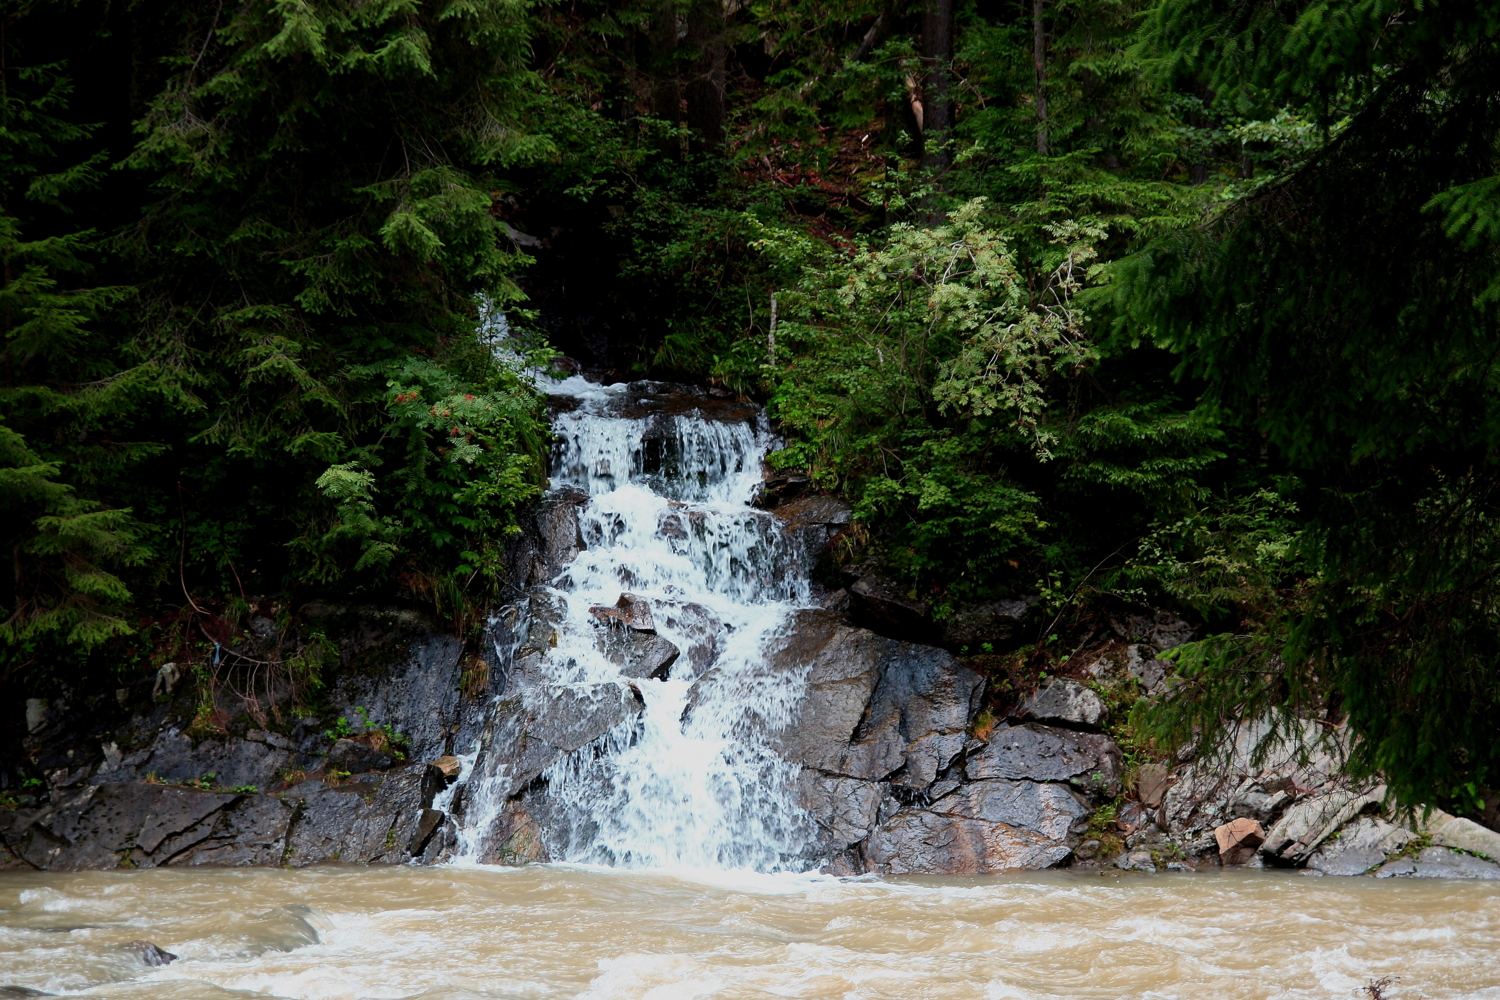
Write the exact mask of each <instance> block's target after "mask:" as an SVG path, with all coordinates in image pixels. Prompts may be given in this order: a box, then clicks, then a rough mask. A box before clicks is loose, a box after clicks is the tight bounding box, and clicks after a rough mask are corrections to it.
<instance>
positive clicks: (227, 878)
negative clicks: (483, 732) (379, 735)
mask: <svg viewBox="0 0 1500 1000" xmlns="http://www.w3.org/2000/svg"><path fill="white" fill-rule="evenodd" d="M293 918H295V919H293ZM309 926H310V927H312V928H313V930H314V931H316V940H312V939H310V938H309V937H308V935H307V932H306V928H307V927H309ZM137 939H148V940H151V941H154V942H156V943H157V944H159V945H161V946H162V947H164V948H166V949H168V950H169V951H172V952H175V953H176V954H178V955H180V956H181V958H180V960H179V961H177V962H175V963H173V964H172V965H170V966H167V967H165V968H160V969H154V970H152V969H147V968H145V967H143V966H141V965H139V964H138V963H137V964H134V965H132V964H131V963H130V961H128V960H127V958H126V956H125V954H124V952H123V950H122V947H121V946H123V945H124V944H126V943H128V942H130V941H133V940H137ZM1497 942H1500V892H1497V891H1496V889H1495V887H1494V885H1493V884H1487V883H1479V882H1445V881H1441V880H1427V881H1418V880H1406V881H1387V880H1381V881H1376V880H1373V879H1334V878H1323V879H1312V878H1303V877H1298V876H1296V875H1293V874H1290V873H1270V872H1243V873H1215V874H1198V875H1158V876H1147V875H1140V874H1135V873H1132V874H1124V873H1109V874H1103V875H1101V874H1097V873H1095V874H1078V873H1068V872H1035V873H1029V874H1026V875H1016V876H1004V877H990V878H970V879H959V878H948V879H910V880H870V879H850V880H840V879H834V878H830V877H827V876H807V875H794V874H758V873H749V872H741V873H735V872H724V871H701V872H695V871H684V872H662V871H642V870H637V871H624V870H610V869H606V868H601V867H597V866H587V865H561V864H559V865H533V866H529V867H526V868H494V867H485V866H441V867H436V868H419V867H392V868H357V867H353V866H349V867H337V866H335V867H322V868H313V869H303V870H296V871H290V870H274V869H253V870H224V869H221V870H178V869H171V868H166V869H156V870H151V871H140V872H89V873H79V874H60V873H46V874H40V873H24V872H10V873H5V874H4V875H3V876H0V986H3V985H18V986H25V987H29V988H32V989H38V990H45V991H48V992H64V991H66V992H70V993H75V994H77V995H82V996H89V997H109V998H112V1000H146V998H151V1000H221V998H228V997H244V996H247V995H259V996H264V997H274V998H296V1000H395V998H417V997H420V998H422V1000H494V998H506V1000H518V998H530V1000H552V998H565V997H569V998H571V997H587V998H591V1000H594V998H599V1000H603V998H608V1000H617V998H641V1000H647V998H650V1000H662V998H677V997H709V996H712V997H717V998H751V997H767V996H775V997H794V998H859V1000H884V998H891V1000H896V998H900V1000H911V998H942V1000H950V998H951V1000H971V998H972V1000H980V998H997V997H998V998H1008V1000H1044V998H1045V1000H1072V998H1078V1000H1084V998H1090V1000H1096V998H1104V997H1107V998H1111V1000H1114V998H1125V997H1130V998H1136V997H1141V998H1153V1000H1204V998H1213V1000H1264V998H1269V997H1276V998H1285V1000H1301V998H1320V1000H1321V998H1326V1000H1334V998H1337V1000H1348V998H1350V997H1353V996H1356V995H1357V994H1356V993H1355V990H1356V989H1357V988H1358V987H1360V986H1362V985H1364V984H1365V983H1367V982H1368V981H1369V980H1371V979H1374V978H1377V977H1379V976H1385V975H1391V976H1399V977H1402V978H1401V981H1400V983H1399V984H1398V987H1399V990H1398V992H1396V993H1395V994H1392V995H1393V996H1396V997H1411V998H1415V997H1425V998H1427V1000H1449V998H1455V1000H1456V998H1460V997H1462V998H1475V1000H1500V945H1497Z"/></svg>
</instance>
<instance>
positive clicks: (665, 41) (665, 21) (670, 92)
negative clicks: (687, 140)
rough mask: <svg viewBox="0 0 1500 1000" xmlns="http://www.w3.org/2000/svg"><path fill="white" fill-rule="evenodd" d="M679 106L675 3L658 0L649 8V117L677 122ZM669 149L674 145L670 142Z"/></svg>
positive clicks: (668, 0)
mask: <svg viewBox="0 0 1500 1000" xmlns="http://www.w3.org/2000/svg"><path fill="white" fill-rule="evenodd" d="M681 110H682V86H681V84H680V83H679V82H678V79H677V7H676V5H675V4H673V3H672V0H657V2H656V5H655V8H654V9H653V10H652V12H651V117H652V118H657V119H660V120H661V121H664V122H669V123H670V124H672V125H676V124H677V122H678V119H679V118H680V116H681ZM668 148H669V149H676V145H675V144H669V145H668Z"/></svg>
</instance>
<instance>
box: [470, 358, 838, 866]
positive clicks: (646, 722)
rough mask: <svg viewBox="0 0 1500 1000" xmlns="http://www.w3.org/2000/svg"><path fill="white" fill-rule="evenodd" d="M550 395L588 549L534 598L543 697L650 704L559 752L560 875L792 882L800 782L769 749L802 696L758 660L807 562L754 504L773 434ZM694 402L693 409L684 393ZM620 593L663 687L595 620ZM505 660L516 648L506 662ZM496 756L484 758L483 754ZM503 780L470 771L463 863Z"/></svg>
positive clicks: (557, 457) (801, 816)
mask: <svg viewBox="0 0 1500 1000" xmlns="http://www.w3.org/2000/svg"><path fill="white" fill-rule="evenodd" d="M550 391H551V392H552V393H554V394H556V395H557V396H559V397H563V398H562V399H560V400H559V402H560V403H562V404H563V405H561V406H560V407H559V409H560V410H561V412H559V413H558V415H557V416H556V418H555V420H554V430H555V432H556V441H557V443H556V445H555V447H554V453H553V461H552V479H551V488H552V490H553V491H560V490H573V491H582V493H583V494H586V495H587V501H586V502H584V503H583V506H582V508H581V510H580V513H579V527H580V533H581V537H582V539H583V543H584V546H585V548H584V550H583V551H582V552H580V553H579V554H578V556H577V557H576V558H575V559H574V560H573V561H572V562H571V563H570V564H569V565H567V566H566V567H565V568H564V569H563V571H562V572H561V573H560V574H559V575H558V576H557V578H555V579H554V580H552V581H550V582H549V584H548V585H547V586H546V587H545V588H543V595H544V597H545V598H546V599H547V600H548V601H549V603H550V606H551V607H552V608H554V609H555V610H556V615H557V622H556V632H555V645H554V647H553V648H551V649H550V650H549V651H547V654H546V655H545V656H544V657H543V658H542V659H541V663H540V666H539V667H537V668H536V669H537V672H538V676H537V677H536V678H535V683H536V684H537V688H536V689H537V690H545V691H549V692H554V693H555V692H559V691H564V690H566V691H568V692H570V693H572V694H576V695H577V696H579V697H581V698H588V699H600V698H604V699H618V698H619V697H620V694H621V688H622V687H628V688H629V689H630V690H631V691H632V692H634V693H635V694H637V695H638V697H639V700H640V701H641V702H644V708H643V709H642V710H641V711H640V712H639V714H636V715H631V716H630V717H628V718H626V719H625V720H624V721H623V722H621V723H620V724H619V725H617V726H615V727H614V728H613V729H612V730H611V731H610V732H608V733H607V734H605V735H604V736H603V737H601V738H599V739H597V740H594V741H593V742H591V743H590V744H588V745H587V746H584V747H581V748H579V749H578V750H576V751H574V752H571V753H568V754H566V755H563V756H561V757H560V758H559V759H557V760H555V761H554V762H553V763H552V764H551V765H550V766H549V767H547V768H546V770H545V771H544V772H543V774H542V778H543V779H544V780H545V785H546V788H545V810H544V812H545V819H544V820H543V823H542V825H543V827H544V839H545V840H546V842H547V846H548V851H549V856H550V857H551V858H552V859H553V860H557V861H571V862H587V863H597V864H605V865H611V866H616V867H632V868H643V867H696V868H751V869H757V870H762V871H767V870H774V869H777V868H781V867H785V866H789V865H790V866H794V867H798V868H800V867H802V866H803V865H804V864H805V862H803V861H800V859H797V857H796V855H797V852H798V849H799V848H800V847H802V846H803V845H804V844H805V843H806V842H807V840H808V837H809V832H810V820H809V818H808V816H807V814H806V813H805V811H804V810H803V809H802V808H801V807H800V806H799V805H798V804H797V795H796V779H797V773H798V769H797V767H796V766H795V765H792V764H789V763H787V762H786V761H784V760H782V759H781V758H780V757H778V756H777V755H776V754H775V753H774V752H773V751H772V750H771V749H770V748H769V747H768V746H766V745H765V741H764V737H765V735H766V734H767V733H770V732H774V731H775V730H776V729H778V728H780V727H781V726H783V725H785V723H786V722H787V720H788V717H789V714H790V712H791V710H792V708H793V707H794V705H795V704H796V701H797V699H798V698H799V697H800V695H801V693H802V684H803V680H804V677H803V675H802V674H800V673H799V672H798V671H797V670H796V669H790V670H789V669H786V666H785V665H784V664H783V665H781V667H780V668H779V669H772V667H771V665H769V664H768V663H767V660H766V657H765V656H764V655H763V650H764V649H765V647H766V644H767V642H768V641H770V640H773V639H775V638H776V637H777V636H778V634H779V633H780V630H781V629H782V628H783V627H784V624H785V622H786V620H787V617H788V614H789V613H790V612H791V611H792V610H794V609H796V608H799V607H807V606H810V605H811V603H812V601H811V594H810V584H809V578H808V572H807V564H808V562H809V560H808V558H807V557H806V556H807V554H806V553H803V552H801V551H799V550H798V547H797V544H796V543H795V541H794V540H792V539H790V538H789V537H788V536H787V535H785V534H784V533H783V531H782V526H781V523H780V522H779V521H778V519H777V518H776V517H774V516H773V515H771V514H769V513H767V512H764V511H760V510H757V509H755V508H754V507H752V506H750V501H751V500H752V499H753V497H754V494H755V491H756V489H757V487H758V486H759V484H760V482H761V468H762V464H761V463H762V459H763V458H764V456H765V454H766V452H767V451H768V450H769V449H770V448H771V447H772V446H773V445H774V438H773V436H772V435H771V434H770V432H769V429H768V428H767V426H766V422H765V418H764V416H763V414H761V413H760V412H759V411H758V410H753V411H752V410H750V409H749V408H740V412H739V413H737V414H735V415H734V416H736V417H737V419H712V418H710V417H709V416H706V415H705V414H704V413H703V412H702V411H701V410H700V409H698V408H695V407H693V406H691V405H687V403H685V402H684V394H677V395H676V396H674V395H673V394H670V393H662V392H661V391H660V387H658V386H655V385H653V384H651V383H631V384H629V385H626V384H617V385H613V386H608V387H603V386H598V385H594V384H591V383H588V382H586V381H584V380H583V379H581V378H577V377H574V378H571V379H567V380H565V381H562V382H559V383H554V384H552V385H551V386H550ZM686 399H687V402H688V403H690V402H691V397H686ZM624 594H629V595H632V596H633V599H636V600H638V601H643V602H645V603H646V604H647V605H649V608H650V613H651V616H652V619H653V621H652V624H653V625H654V630H655V633H656V634H657V635H659V636H660V637H662V638H664V639H667V640H669V641H670V642H671V643H673V644H674V645H675V646H676V647H677V649H678V650H679V651H680V653H679V655H678V657H677V659H676V661H675V662H673V663H672V665H671V667H670V669H669V671H668V672H666V673H665V675H664V676H657V677H643V676H638V675H637V676H626V675H625V674H624V673H623V672H622V667H621V666H620V664H619V662H618V657H616V658H614V659H612V658H611V657H610V656H608V655H606V652H605V651H604V648H603V644H601V641H600V635H601V628H608V627H616V628H619V627H621V626H608V625H601V623H600V620H599V616H597V615H596V614H594V613H591V610H590V609H591V608H593V609H598V608H600V607H603V608H611V607H613V606H615V605H616V603H617V602H618V601H620V600H621V598H622V595H624ZM499 652H500V653H501V656H502V658H504V657H505V656H507V655H509V654H510V653H511V652H512V651H509V650H501V651H499ZM492 756H493V755H492ZM508 780H509V779H508V776H507V775H506V774H504V773H502V771H500V770H497V769H495V767H494V766H493V765H492V767H491V771H490V772H488V773H486V772H484V771H483V770H481V772H480V773H479V774H478V775H477V776H476V778H475V779H474V783H475V785H476V787H474V788H473V789H471V790H470V795H469V804H468V807H467V809H466V814H467V815H466V818H465V821H464V824H463V828H462V830H461V833H460V840H459V851H458V853H459V854H460V855H467V856H469V857H477V856H479V855H480V854H481V853H482V851H483V849H484V839H485V837H486V836H488V829H489V826H490V825H491V824H493V823H494V821H495V818H496V816H497V815H498V814H499V811H500V809H501V808H502V807H503V806H504V805H505V802H504V799H505V792H504V789H505V788H506V787H507V781H508Z"/></svg>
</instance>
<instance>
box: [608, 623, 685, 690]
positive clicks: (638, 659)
mask: <svg viewBox="0 0 1500 1000" xmlns="http://www.w3.org/2000/svg"><path fill="white" fill-rule="evenodd" d="M595 631H596V634H595V636H594V642H595V645H597V646H598V648H599V651H600V652H601V653H603V654H604V655H605V658H607V659H608V660H609V662H611V663H613V664H614V665H615V666H617V667H619V668H620V673H621V674H623V675H624V676H626V677H635V678H643V677H665V676H667V673H668V672H669V671H670V670H671V669H672V664H674V663H676V662H677V656H678V653H679V650H678V649H677V647H676V646H675V645H674V644H673V643H671V642H670V641H668V640H667V639H664V638H662V637H661V636H659V635H657V634H655V633H654V632H640V631H637V630H635V629H633V628H625V627H622V626H619V625H601V626H598V628H597V629H596V630H595Z"/></svg>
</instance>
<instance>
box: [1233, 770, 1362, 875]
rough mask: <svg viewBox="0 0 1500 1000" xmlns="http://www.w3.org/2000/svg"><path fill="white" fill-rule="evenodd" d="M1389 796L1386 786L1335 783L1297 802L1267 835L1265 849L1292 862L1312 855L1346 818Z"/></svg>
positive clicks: (1265, 851)
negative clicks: (1339, 784) (1361, 787)
mask: <svg viewBox="0 0 1500 1000" xmlns="http://www.w3.org/2000/svg"><path fill="white" fill-rule="evenodd" d="M1384 798H1385V786H1384V785H1378V786H1376V787H1374V788H1364V789H1358V788H1351V787H1348V786H1335V787H1331V788H1328V789H1326V790H1325V791H1323V792H1322V793H1321V794H1319V795H1314V796H1309V797H1308V798H1305V799H1300V800H1298V801H1297V802H1295V803H1293V804H1292V805H1291V806H1290V807H1289V808H1288V809H1287V811H1286V812H1285V813H1283V814H1282V817H1281V819H1279V820H1277V821H1276V824H1275V825H1274V826H1273V827H1271V830H1270V832H1269V833H1267V834H1266V840H1265V843H1264V844H1263V845H1262V847H1261V850H1262V851H1263V852H1264V853H1266V854H1274V855H1278V856H1280V857H1282V858H1284V859H1287V860H1290V861H1302V860H1304V859H1306V858H1307V857H1308V856H1310V855H1311V854H1312V852H1313V851H1314V850H1316V849H1317V848H1318V846H1319V845H1320V844H1322V843H1323V841H1324V840H1326V839H1327V838H1328V837H1330V836H1332V835H1333V833H1334V832H1335V831H1336V830H1338V828H1339V827H1340V826H1342V825H1343V824H1344V823H1345V822H1346V821H1348V820H1349V819H1351V818H1353V817H1354V816H1356V815H1358V814H1359V813H1360V812H1361V811H1362V810H1364V809H1365V808H1366V807H1367V806H1371V805H1375V804H1377V803H1379V802H1380V801H1381V800H1382V799H1384Z"/></svg>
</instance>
